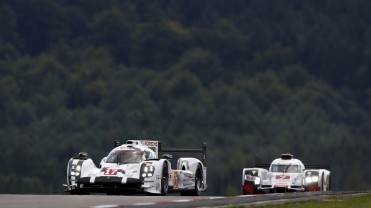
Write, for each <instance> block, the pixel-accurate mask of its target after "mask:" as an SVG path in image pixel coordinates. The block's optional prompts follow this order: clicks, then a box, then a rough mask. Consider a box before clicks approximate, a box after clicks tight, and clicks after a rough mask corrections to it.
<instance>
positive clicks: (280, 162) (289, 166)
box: [241, 154, 331, 194]
mask: <svg viewBox="0 0 371 208" xmlns="http://www.w3.org/2000/svg"><path fill="white" fill-rule="evenodd" d="M266 167H269V168H268V169H266ZM307 168H309V169H306V167H305V166H304V164H303V163H302V162H301V161H300V160H298V159H295V158H294V157H293V155H292V154H282V155H281V157H280V158H277V159H275V160H273V162H272V163H271V164H270V165H266V164H255V167H254V168H244V169H243V170H242V189H241V190H242V194H257V193H273V192H294V191H329V190H330V187H331V174H330V170H329V169H330V166H326V165H318V166H316V165H308V166H307Z"/></svg>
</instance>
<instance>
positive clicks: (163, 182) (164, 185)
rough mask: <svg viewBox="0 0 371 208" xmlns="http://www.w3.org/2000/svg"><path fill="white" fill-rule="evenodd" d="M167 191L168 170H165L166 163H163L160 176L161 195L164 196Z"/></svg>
mask: <svg viewBox="0 0 371 208" xmlns="http://www.w3.org/2000/svg"><path fill="white" fill-rule="evenodd" d="M168 190H169V170H168V168H167V163H166V162H165V163H164V166H163V167H162V176H161V195H163V196H166V194H167V192H168Z"/></svg>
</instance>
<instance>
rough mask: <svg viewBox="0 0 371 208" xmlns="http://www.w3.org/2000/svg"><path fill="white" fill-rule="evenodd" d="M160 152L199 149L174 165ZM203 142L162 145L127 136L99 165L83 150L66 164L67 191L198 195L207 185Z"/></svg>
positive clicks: (74, 192) (167, 156) (169, 157)
mask: <svg viewBox="0 0 371 208" xmlns="http://www.w3.org/2000/svg"><path fill="white" fill-rule="evenodd" d="M159 152H201V153H202V161H200V160H199V159H196V158H191V157H184V158H179V159H178V162H177V166H176V169H173V168H172V166H171V163H170V160H171V159H172V156H171V155H169V154H164V155H163V158H161V159H160V158H159V157H158V154H159ZM205 162H206V144H205V143H203V145H202V148H201V149H175V148H161V143H160V142H159V141H149V140H129V141H127V142H126V144H123V145H120V144H119V142H118V141H115V147H114V149H113V150H112V151H111V152H110V153H109V154H108V155H107V157H104V158H103V159H102V160H101V162H100V165H99V167H96V166H95V164H94V162H93V161H92V160H91V159H90V158H88V156H87V154H86V153H83V152H82V153H79V155H78V156H76V157H73V158H71V159H70V160H69V162H68V165H67V184H66V185H65V186H67V188H68V190H66V191H67V192H70V193H71V194H89V193H106V194H133V193H147V194H159V195H166V194H167V193H168V192H170V191H178V192H180V193H181V194H182V195H200V193H201V192H202V191H205V190H206V188H207V185H206V167H205Z"/></svg>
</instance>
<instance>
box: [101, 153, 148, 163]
mask: <svg viewBox="0 0 371 208" xmlns="http://www.w3.org/2000/svg"><path fill="white" fill-rule="evenodd" d="M144 159H145V158H144V152H143V151H140V150H136V149H135V150H127V149H126V150H117V151H115V152H112V153H111V154H109V155H108V156H107V160H106V163H120V164H129V163H140V162H142V161H143V160H144Z"/></svg>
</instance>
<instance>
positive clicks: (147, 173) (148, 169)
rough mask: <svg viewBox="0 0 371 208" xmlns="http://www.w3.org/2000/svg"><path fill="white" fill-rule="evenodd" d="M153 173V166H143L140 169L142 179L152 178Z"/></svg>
mask: <svg viewBox="0 0 371 208" xmlns="http://www.w3.org/2000/svg"><path fill="white" fill-rule="evenodd" d="M154 173H155V167H154V166H153V165H145V166H143V167H142V171H141V176H142V177H143V178H149V177H152V176H153V175H154Z"/></svg>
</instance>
